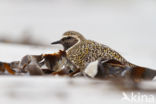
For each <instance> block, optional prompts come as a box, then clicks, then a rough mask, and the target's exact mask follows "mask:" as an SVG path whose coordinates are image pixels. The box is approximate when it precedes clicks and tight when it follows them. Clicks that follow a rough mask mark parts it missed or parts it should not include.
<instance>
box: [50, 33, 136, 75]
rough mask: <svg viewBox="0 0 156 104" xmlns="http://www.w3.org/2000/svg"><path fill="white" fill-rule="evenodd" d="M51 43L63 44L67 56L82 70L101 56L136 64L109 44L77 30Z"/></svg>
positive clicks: (106, 58) (130, 64)
mask: <svg viewBox="0 0 156 104" xmlns="http://www.w3.org/2000/svg"><path fill="white" fill-rule="evenodd" d="M51 44H52V45H54V44H61V45H63V47H64V51H65V52H66V53H67V58H68V59H69V60H70V61H71V62H72V63H73V64H75V66H76V67H77V69H80V71H82V72H83V71H84V69H85V68H86V67H87V65H88V64H89V63H91V62H94V61H96V60H98V59H100V58H103V59H104V60H110V59H114V60H117V61H119V62H121V63H122V64H124V65H127V66H131V67H134V66H136V65H134V64H132V63H130V62H128V61H127V60H126V59H125V58H124V57H122V56H121V55H120V54H119V53H118V52H117V51H115V50H113V49H111V48H110V47H108V46H107V45H104V44H101V43H98V42H95V41H93V40H88V39H86V38H85V37H84V36H83V35H82V34H81V33H79V32H76V31H67V32H65V33H64V34H63V36H62V38H61V39H60V40H58V41H55V42H52V43H51Z"/></svg>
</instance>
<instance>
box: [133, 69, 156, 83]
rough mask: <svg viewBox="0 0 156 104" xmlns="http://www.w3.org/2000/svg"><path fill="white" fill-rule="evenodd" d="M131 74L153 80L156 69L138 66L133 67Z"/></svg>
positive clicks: (136, 77)
mask: <svg viewBox="0 0 156 104" xmlns="http://www.w3.org/2000/svg"><path fill="white" fill-rule="evenodd" d="M131 76H132V78H134V79H145V80H153V79H154V77H155V76H156V70H154V69H150V68H146V67H139V66H136V67H134V68H133V69H132V73H131Z"/></svg>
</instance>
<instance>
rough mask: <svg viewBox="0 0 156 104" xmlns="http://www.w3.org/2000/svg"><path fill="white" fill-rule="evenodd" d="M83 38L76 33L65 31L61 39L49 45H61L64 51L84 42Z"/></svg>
mask: <svg viewBox="0 0 156 104" xmlns="http://www.w3.org/2000/svg"><path fill="white" fill-rule="evenodd" d="M84 40H85V38H84V37H83V36H82V35H81V34H80V33H78V32H75V31H67V32H65V33H64V34H63V36H62V39H60V40H58V41H55V42H52V43H51V44H62V45H63V47H64V50H65V51H66V50H68V49H69V48H71V47H73V46H74V45H76V44H78V43H79V42H80V41H84Z"/></svg>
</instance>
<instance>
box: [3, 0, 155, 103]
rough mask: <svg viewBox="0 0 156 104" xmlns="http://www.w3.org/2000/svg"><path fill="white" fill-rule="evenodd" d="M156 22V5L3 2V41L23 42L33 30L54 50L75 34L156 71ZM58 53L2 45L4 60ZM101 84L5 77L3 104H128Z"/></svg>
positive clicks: (136, 0) (107, 0)
mask: <svg viewBox="0 0 156 104" xmlns="http://www.w3.org/2000/svg"><path fill="white" fill-rule="evenodd" d="M155 18H156V1H155V0H119V1H116V0H0V38H1V37H8V38H11V39H14V40H18V39H20V38H21V37H22V34H23V32H25V31H28V32H30V34H32V38H33V39H36V40H38V41H39V42H42V43H45V44H47V45H48V44H50V43H51V42H52V41H55V40H58V39H59V38H61V35H62V33H64V32H65V31H68V30H75V31H78V32H80V33H82V34H84V35H85V37H86V38H88V39H92V40H95V41H98V42H101V43H103V44H106V45H109V46H110V47H112V48H113V49H115V50H117V51H118V52H120V53H121V54H122V55H123V56H124V57H125V58H126V59H127V60H129V61H130V62H132V63H134V64H137V65H141V66H146V67H150V68H153V69H156V64H155V63H156V54H155V53H156V47H155V44H156V41H155V39H156V29H155V27H156V19H155ZM57 50H58V49H55V48H54V47H53V46H48V47H31V46H23V45H12V44H2V43H0V61H7V62H10V61H14V60H20V59H21V58H22V57H23V56H24V55H26V54H42V53H51V52H54V51H57ZM95 83H97V81H92V80H88V79H81V78H80V79H79V78H78V79H69V78H60V77H46V78H45V77H44V78H43V77H4V76H1V77H0V89H1V90H0V103H1V104H7V103H8V104H15V103H16V104H18V103H19V104H21V103H28V102H31V103H36V104H41V103H54V104H64V103H67V104H70V103H71V104H73V103H76V104H80V103H84V104H86V103H87V104H95V103H101V104H103V103H108V104H109V103H110V104H112V103H117V102H118V103H121V104H122V103H123V104H124V103H125V102H123V101H121V99H122V97H123V94H122V93H121V92H118V91H117V92H116V91H115V90H113V89H111V91H110V87H111V86H108V85H107V84H106V83H107V82H105V83H101V82H99V84H95ZM148 95H150V94H148ZM17 99H18V100H17ZM155 102H156V95H155ZM140 104H144V103H142V102H140Z"/></svg>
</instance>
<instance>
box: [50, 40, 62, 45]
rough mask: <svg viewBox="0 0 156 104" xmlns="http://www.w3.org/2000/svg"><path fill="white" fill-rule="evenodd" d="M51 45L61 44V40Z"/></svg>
mask: <svg viewBox="0 0 156 104" xmlns="http://www.w3.org/2000/svg"><path fill="white" fill-rule="evenodd" d="M51 44H61V40H59V41H55V42H52V43H51Z"/></svg>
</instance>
